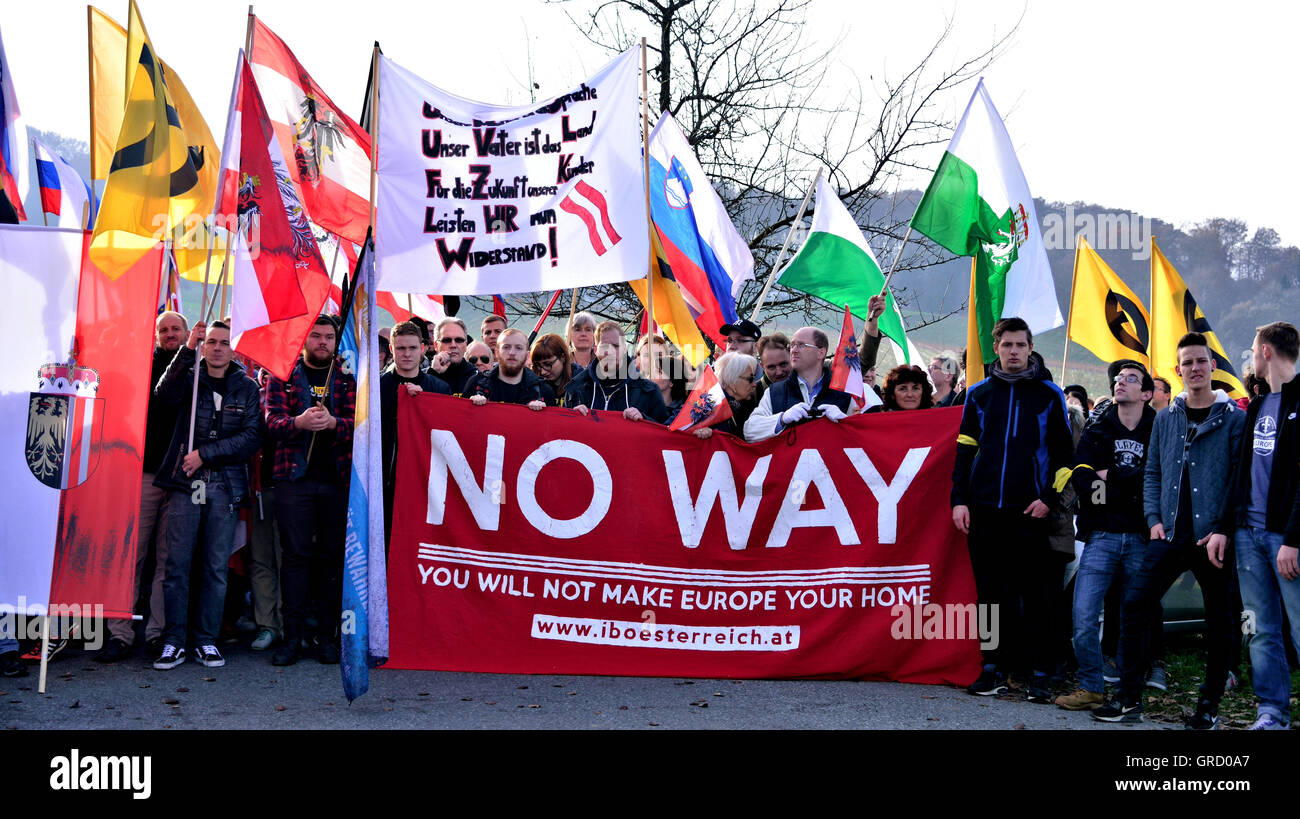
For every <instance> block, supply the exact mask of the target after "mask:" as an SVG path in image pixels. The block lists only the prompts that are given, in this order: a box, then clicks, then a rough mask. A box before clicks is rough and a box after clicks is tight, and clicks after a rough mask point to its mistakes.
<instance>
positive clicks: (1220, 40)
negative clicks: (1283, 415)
mask: <svg viewBox="0 0 1300 819" xmlns="http://www.w3.org/2000/svg"><path fill="white" fill-rule="evenodd" d="M587 5H588V4H586V3H582V2H578V3H571V4H566V5H565V6H554V5H546V4H543V3H542V2H541V0H486V2H476V3H461V2H428V3H421V4H418V5H417V4H415V3H412V2H396V1H395V0H363V2H357V0H346V2H340V1H339V0H312V2H302V0H264V1H263V2H258V3H256V5H255V9H254V10H255V12H256V13H257V15H258V16H259V17H260V18H262V20H263V21H264V22H265V23H266V24H267V25H268V26H270V27H271V28H272V29H273V30H274V31H276V32H277V33H278V34H279V35H280V36H281V37H282V38H283V39H284V40H285V41H286V42H287V43H288V45H289V47H290V48H291V49H293V50H294V52H295V53H296V54H297V55H298V58H299V59H300V60H301V61H302V63H303V64H304V66H306V68H307V70H308V71H309V72H311V73H312V75H313V76H314V77H315V78H316V80H317V81H318V82H319V83H320V84H321V85H322V86H323V87H324V88H325V90H326V91H327V92H328V93H329V94H330V96H331V97H332V98H333V99H334V100H335V102H336V103H337V104H339V105H340V106H341V107H343V108H344V110H346V111H348V112H349V113H351V114H352V115H353V116H356V115H358V114H359V113H360V107H361V99H362V96H363V94H364V90H365V80H366V73H367V71H368V70H369V62H370V50H371V45H372V43H373V42H374V41H375V40H378V41H379V42H380V43H381V45H382V47H383V49H384V53H385V55H387V56H389V57H391V58H392V59H394V60H396V61H397V62H399V63H401V64H403V65H404V66H406V67H407V68H409V69H411V70H412V71H415V72H417V73H419V74H421V75H422V76H424V77H425V78H426V79H428V80H429V81H430V82H432V83H434V84H436V85H439V86H442V87H443V88H445V89H447V90H449V91H452V92H455V93H457V94H460V95H462V96H466V97H471V98H476V99H481V100H487V101H491V102H510V103H514V104H519V103H521V102H524V101H526V100H527V94H528V92H527V84H526V78H527V73H528V57H529V54H531V57H532V62H533V67H534V72H535V79H536V81H537V82H538V83H540V84H541V86H542V91H541V94H542V95H543V96H546V95H553V94H558V93H560V92H561V91H563V90H565V89H566V88H567V87H569V86H571V85H574V84H576V83H577V82H578V81H580V80H582V79H583V78H584V77H586V76H587V75H588V74H590V73H592V72H594V71H595V70H596V69H598V68H599V67H600V66H601V65H603V64H604V62H605V61H606V60H607V57H606V56H605V55H603V54H602V53H601V52H600V51H599V50H598V49H596V48H595V47H594V46H591V45H590V44H588V43H587V42H586V41H585V40H584V39H583V38H582V37H581V35H580V34H579V33H578V32H577V31H576V30H575V29H574V28H573V26H572V24H571V23H570V22H569V21H568V20H567V19H566V17H565V13H564V12H565V8H572V10H573V11H574V12H575V13H576V12H580V11H581V10H582V9H583V8H586V7H587ZM139 6H140V9H141V13H142V14H143V16H144V20H145V24H146V25H147V26H148V29H149V34H150V37H151V38H152V40H153V42H154V46H155V49H156V50H157V52H158V53H159V54H160V55H161V56H162V57H163V59H165V60H167V61H168V62H169V63H170V64H171V66H172V67H173V68H174V69H175V70H176V72H177V73H178V74H179V75H180V76H181V78H182V79H183V80H184V81H185V84H186V86H187V87H188V88H189V89H190V92H191V93H192V94H193V96H194V98H195V100H196V101H197V102H198V104H199V106H200V107H201V108H202V109H203V112H204V114H205V116H206V117H207V119H208V124H209V126H210V128H211V129H212V132H213V133H214V134H216V135H217V139H218V140H219V139H220V134H221V133H222V132H223V130H224V124H225V117H226V106H227V105H228V103H229V98H230V87H231V80H232V77H233V68H234V59H235V53H236V51H237V49H239V48H241V47H242V45H243V42H244V31H245V23H246V20H247V8H248V7H247V4H246V3H238V2H225V1H223V0H210V2H203V3H200V2H195V1H194V0H140V2H139ZM99 8H101V9H102V10H104V11H105V12H107V13H108V14H110V15H112V16H113V17H115V18H117V19H118V20H119V21H120V22H122V23H123V24H125V22H126V15H127V5H126V3H125V2H121V0H111V2H105V3H102V4H100V5H99ZM1022 9H1024V4H1023V3H1022V2H1019V1H1016V2H1010V1H1006V2H1004V1H1003V0H986V1H985V2H980V3H962V4H960V6H958V4H956V3H954V2H952V0H948V2H927V1H926V0H915V2H910V3H905V4H904V3H897V2H861V1H859V2H836V0H813V2H812V10H811V13H810V14H809V22H808V25H807V26H806V36H807V37H808V38H810V39H811V40H812V41H814V42H817V43H821V44H824V45H825V46H829V45H830V44H831V43H834V42H835V41H836V40H840V41H841V45H840V46H839V47H838V49H837V50H836V51H835V52H834V54H833V55H832V59H833V61H834V66H833V67H834V70H833V71H832V73H831V75H830V77H829V79H828V83H831V84H832V85H831V87H829V88H827V89H826V91H827V92H828V93H829V94H831V95H832V96H834V95H835V94H838V93H840V92H841V91H842V92H843V93H848V92H849V90H850V89H851V88H853V87H854V79H853V78H854V77H855V76H856V77H857V78H858V79H859V80H861V81H862V82H863V83H864V84H866V83H869V81H870V77H871V76H873V75H878V74H879V73H880V72H882V71H897V70H899V69H902V68H903V67H905V66H908V65H910V64H911V63H912V62H914V61H915V59H916V58H917V57H918V56H919V55H920V54H922V53H923V52H924V49H926V48H928V46H929V45H930V43H931V42H932V41H933V40H934V39H935V37H936V36H937V35H938V34H939V32H940V31H941V30H942V27H943V25H944V21H945V19H947V18H949V17H951V18H952V19H953V21H954V31H953V35H952V38H951V42H950V47H949V48H948V50H947V51H946V52H944V55H943V57H944V59H953V58H955V57H956V56H958V55H961V54H969V53H972V52H975V51H978V50H981V49H982V48H984V47H985V46H986V45H987V44H988V43H989V41H990V39H991V38H992V37H993V36H995V34H997V33H1001V32H1005V31H1007V30H1008V29H1009V28H1010V27H1011V26H1013V25H1014V24H1015V22H1016V20H1017V19H1018V18H1019V17H1020V15H1021V11H1022ZM485 12H490V14H489V15H488V16H485V14H484V13H485ZM1297 31H1300V5H1295V4H1282V3H1264V2H1243V0H1237V1H1236V2H1233V3H1230V4H1225V3H1222V2H1216V3H1210V2H1178V3H1174V2H1133V0H1125V1H1120V0H1094V2H1089V3H1086V4H1085V3H1069V4H1066V3H1050V2H1046V0H1032V1H1031V2H1030V3H1029V4H1028V8H1027V9H1025V15H1024V20H1023V22H1022V23H1021V26H1020V29H1019V31H1018V32H1017V34H1016V36H1015V40H1014V43H1013V45H1012V47H1011V48H1010V50H1009V51H1008V52H1007V53H1006V54H1005V56H1003V57H1002V58H1001V59H1000V60H999V61H998V62H997V63H996V64H995V65H994V66H993V67H992V68H991V69H990V70H989V71H988V72H987V73H986V74H985V78H986V84H987V85H988V88H989V92H990V94H991V95H992V97H993V101H994V103H995V104H996V105H997V106H998V108H999V110H1000V111H1001V112H1002V114H1003V116H1004V117H1006V119H1007V127H1008V130H1009V131H1010V133H1011V137H1012V140H1013V141H1014V142H1015V144H1016V148H1017V151H1018V153H1019V157H1020V161H1021V164H1022V166H1023V168H1024V171H1025V175H1026V177H1027V178H1028V180H1029V185H1030V188H1031V190H1032V191H1033V192H1034V194H1035V195H1036V196H1039V197H1043V198H1046V199H1049V200H1062V201H1074V200H1082V201H1086V202H1093V203H1098V204H1103V205H1107V206H1111V207H1122V208H1129V209H1133V210H1136V211H1139V212H1141V213H1143V214H1145V215H1147V216H1153V217H1157V218H1160V219H1164V220H1167V221H1170V222H1173V223H1175V224H1179V225H1182V224H1189V223H1192V222H1197V221H1201V220H1204V219H1207V218H1210V217H1213V216H1231V217H1239V218H1243V219H1245V220H1246V221H1247V222H1248V224H1249V225H1250V227H1251V229H1252V230H1253V229H1254V228H1256V227H1259V226H1261V225H1264V226H1269V227H1273V228H1275V229H1276V230H1278V231H1279V232H1280V233H1281V235H1282V240H1283V242H1284V243H1287V244H1296V243H1300V208H1297V207H1296V206H1295V204H1294V202H1293V200H1292V197H1291V192H1292V191H1294V190H1296V189H1298V188H1300V185H1298V184H1297V183H1298V182H1300V178H1298V177H1300V171H1297V166H1296V163H1295V162H1294V161H1292V160H1288V159H1287V156H1288V155H1289V144H1290V139H1291V137H1292V135H1293V134H1294V133H1295V132H1296V130H1297V125H1298V124H1300V106H1297V103H1296V101H1295V95H1294V86H1295V82H1296V79H1297V77H1298V76H1300V72H1297V68H1298V67H1300V58H1298V57H1297V50H1298V49H1297V45H1296V41H1295V38H1296V32H1297ZM0 33H2V34H3V37H4V45H5V49H6V52H7V54H8V58H9V66H10V70H11V72H12V74H13V76H14V79H15V82H16V84H17V92H18V101H19V105H20V107H21V109H22V112H23V115H24V117H25V119H26V121H27V123H28V124H29V126H31V127H35V128H40V129H42V130H48V131H56V132H58V133H61V134H64V135H66V136H71V137H75V138H78V139H81V140H83V141H84V140H86V139H87V138H88V134H87V131H88V128H89V113H88V110H89V105H88V101H87V74H86V72H87V68H86V47H85V42H86V7H85V4H84V3H79V2H70V0H43V2H41V3H39V4H35V3H33V4H24V5H22V6H18V5H17V4H16V3H12V2H11V3H6V4H5V6H4V11H3V12H0ZM642 33H645V34H652V32H649V31H647V32H642ZM841 86H842V89H841ZM969 94H970V86H967V87H965V88H964V89H962V90H960V91H957V92H954V93H952V94H951V95H950V97H949V98H947V99H945V100H944V102H943V104H944V105H945V106H946V110H947V112H949V113H952V114H953V115H959V114H960V112H961V110H962V108H963V107H964V105H965V103H966V100H967V98H968V97H969ZM934 151H935V156H934V157H933V158H932V159H931V160H930V162H929V163H928V164H930V165H931V166H932V165H933V164H934V163H935V162H937V161H938V158H939V153H940V149H939V148H938V147H936V148H935V149H934ZM809 175H810V176H811V169H810V173H809ZM926 181H927V179H926V178H925V177H924V176H921V177H920V178H916V179H907V180H905V184H911V185H914V186H916V187H921V186H923V185H924V184H925V182H926ZM1157 238H1159V237H1157Z"/></svg>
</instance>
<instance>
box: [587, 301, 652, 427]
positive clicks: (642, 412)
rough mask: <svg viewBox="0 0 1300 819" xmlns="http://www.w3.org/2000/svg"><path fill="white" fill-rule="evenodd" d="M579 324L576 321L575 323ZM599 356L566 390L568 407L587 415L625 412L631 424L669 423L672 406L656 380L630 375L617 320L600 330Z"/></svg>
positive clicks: (598, 327)
mask: <svg viewBox="0 0 1300 819" xmlns="http://www.w3.org/2000/svg"><path fill="white" fill-rule="evenodd" d="M575 321H576V320H575ZM595 339H596V357H595V360H593V361H592V362H591V365H590V366H589V367H586V368H584V369H582V370H580V371H578V374H577V375H575V376H574V378H573V380H572V381H570V382H569V386H568V388H567V389H566V390H565V391H564V405H565V406H566V407H572V408H573V409H575V410H577V411H578V412H579V413H581V414H583V415H586V414H587V413H588V411H590V410H593V409H595V410H605V411H609V412H622V413H623V417H624V418H626V419H628V420H629V421H640V420H641V419H642V418H649V419H650V420H651V421H654V422H655V423H657V424H663V423H666V422H667V420H668V407H667V405H665V404H664V397H663V395H662V394H661V393H660V392H659V388H658V387H656V386H655V385H654V382H653V381H650V380H649V379H645V378H639V377H634V376H633V374H632V373H630V372H629V366H628V358H627V341H626V340H625V339H624V338H623V330H622V328H620V327H619V326H618V323H617V322H614V321H602V322H601V323H600V325H599V326H597V327H596V334H595Z"/></svg>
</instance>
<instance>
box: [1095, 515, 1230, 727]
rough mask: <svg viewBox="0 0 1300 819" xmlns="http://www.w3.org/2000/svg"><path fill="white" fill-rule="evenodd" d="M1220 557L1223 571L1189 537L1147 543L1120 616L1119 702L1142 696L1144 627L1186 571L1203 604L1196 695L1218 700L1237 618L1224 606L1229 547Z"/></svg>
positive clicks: (1146, 653) (1147, 648)
mask: <svg viewBox="0 0 1300 819" xmlns="http://www.w3.org/2000/svg"><path fill="white" fill-rule="evenodd" d="M1224 558H1225V559H1224V565H1223V568H1222V569H1218V568H1215V567H1214V564H1212V563H1210V558H1209V557H1208V555H1207V554H1206V551H1205V547H1204V546H1198V545H1196V542H1195V541H1194V540H1191V539H1190V538H1189V539H1181V538H1180V539H1179V540H1178V541H1177V542H1174V543H1170V542H1169V541H1167V540H1152V541H1150V542H1149V543H1148V544H1147V552H1146V556H1145V557H1144V558H1143V559H1142V567H1141V568H1140V569H1138V572H1137V576H1136V577H1135V578H1134V580H1133V582H1132V583H1131V584H1129V587H1128V588H1127V589H1125V591H1124V602H1123V605H1122V607H1121V609H1122V610H1121V613H1120V620H1121V625H1120V633H1119V669H1120V698H1121V699H1122V700H1123V701H1124V702H1136V701H1138V700H1139V698H1140V697H1141V695H1142V685H1143V683H1144V682H1145V680H1144V677H1145V675H1146V671H1147V668H1148V666H1149V665H1150V662H1151V640H1150V629H1149V628H1148V627H1147V624H1148V623H1149V622H1150V618H1151V611H1152V609H1153V608H1154V607H1155V606H1156V605H1158V604H1159V603H1160V600H1161V598H1163V597H1164V596H1165V592H1167V591H1169V587H1170V586H1172V585H1174V583H1175V582H1176V581H1177V580H1178V578H1179V577H1180V576H1181V575H1182V574H1183V572H1186V571H1191V573H1192V575H1193V576H1195V577H1196V582H1198V583H1200V584H1201V597H1202V599H1203V600H1204V601H1205V626H1206V632H1207V635H1206V636H1207V639H1206V645H1207V647H1208V651H1207V655H1208V656H1207V657H1206V662H1205V682H1204V684H1202V685H1201V695H1202V696H1203V697H1206V698H1207V699H1210V700H1212V701H1213V702H1214V703H1215V704H1216V705H1217V704H1218V702H1219V700H1221V699H1222V698H1223V686H1224V683H1225V682H1227V679H1228V669H1229V668H1231V667H1232V647H1233V645H1234V644H1235V643H1234V641H1233V632H1234V631H1235V630H1236V628H1237V622H1238V620H1239V617H1238V613H1237V612H1235V611H1233V610H1232V609H1233V607H1232V605H1231V603H1230V599H1231V593H1230V592H1231V582H1232V570H1231V568H1230V563H1229V561H1231V560H1233V556H1232V551H1231V549H1229V550H1228V551H1227V552H1226V553H1225V555H1224Z"/></svg>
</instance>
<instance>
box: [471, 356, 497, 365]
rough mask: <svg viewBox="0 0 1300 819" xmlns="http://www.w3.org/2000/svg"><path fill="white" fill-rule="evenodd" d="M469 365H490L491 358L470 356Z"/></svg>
mask: <svg viewBox="0 0 1300 819" xmlns="http://www.w3.org/2000/svg"><path fill="white" fill-rule="evenodd" d="M469 363H471V364H490V363H492V356H490V355H472V356H469Z"/></svg>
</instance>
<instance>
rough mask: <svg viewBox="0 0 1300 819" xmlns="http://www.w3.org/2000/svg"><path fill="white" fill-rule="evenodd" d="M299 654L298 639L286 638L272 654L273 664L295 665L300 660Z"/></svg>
mask: <svg viewBox="0 0 1300 819" xmlns="http://www.w3.org/2000/svg"><path fill="white" fill-rule="evenodd" d="M298 656H299V649H298V641H297V640H285V641H284V643H283V644H281V646H280V647H279V648H277V649H276V650H275V653H274V654H272V655H271V665H293V664H294V663H296V662H298Z"/></svg>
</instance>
